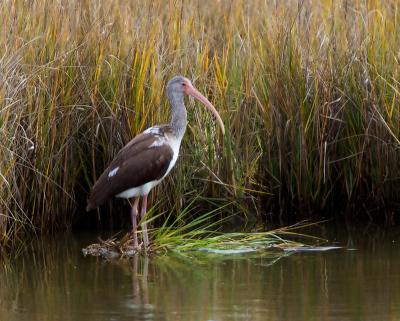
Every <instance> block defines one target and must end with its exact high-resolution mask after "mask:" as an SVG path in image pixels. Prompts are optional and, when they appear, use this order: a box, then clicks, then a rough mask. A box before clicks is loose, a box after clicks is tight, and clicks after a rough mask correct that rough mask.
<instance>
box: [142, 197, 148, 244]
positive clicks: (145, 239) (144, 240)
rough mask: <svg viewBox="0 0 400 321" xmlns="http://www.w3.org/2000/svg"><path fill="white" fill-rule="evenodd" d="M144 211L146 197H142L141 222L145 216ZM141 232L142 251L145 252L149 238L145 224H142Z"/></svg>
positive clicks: (145, 208)
mask: <svg viewBox="0 0 400 321" xmlns="http://www.w3.org/2000/svg"><path fill="white" fill-rule="evenodd" d="M146 210H147V195H144V196H143V200H142V211H141V213H140V216H141V219H142V220H143V218H144V217H145V216H146ZM142 232H143V243H144V249H145V250H146V249H147V247H148V246H149V236H148V235H147V224H146V223H142Z"/></svg>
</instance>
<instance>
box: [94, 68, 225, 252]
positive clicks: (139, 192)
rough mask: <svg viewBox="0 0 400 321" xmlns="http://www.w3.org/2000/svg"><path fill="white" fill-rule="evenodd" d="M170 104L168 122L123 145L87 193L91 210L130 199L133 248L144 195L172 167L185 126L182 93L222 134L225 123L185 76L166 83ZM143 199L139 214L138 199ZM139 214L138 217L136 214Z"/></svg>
mask: <svg viewBox="0 0 400 321" xmlns="http://www.w3.org/2000/svg"><path fill="white" fill-rule="evenodd" d="M166 91H167V96H168V99H169V102H170V104H171V107H172V110H171V121H170V123H169V124H165V125H158V126H153V127H150V128H148V129H146V130H145V131H144V132H143V133H141V134H139V135H137V136H136V137H134V138H133V139H132V140H131V141H130V142H129V143H128V144H126V145H125V146H124V147H123V148H122V149H121V150H120V151H119V152H118V153H117V155H116V156H115V158H114V159H113V160H112V161H111V163H110V165H109V166H108V167H107V168H106V169H105V171H104V172H103V173H102V174H101V176H100V177H99V179H98V180H97V181H96V183H95V184H94V186H93V189H92V192H91V193H90V196H89V199H88V202H87V207H86V210H87V211H90V210H93V209H95V208H97V207H99V206H100V205H102V204H104V203H105V202H106V201H107V200H109V199H110V198H112V197H119V198H125V199H129V200H131V220H132V232H133V233H132V235H133V236H132V238H133V247H134V248H135V249H138V247H139V244H138V236H137V226H138V219H143V218H144V216H145V215H146V210H147V197H148V195H149V192H150V191H151V189H152V188H153V187H155V186H157V185H158V184H160V183H161V182H162V180H163V179H164V178H165V177H166V176H167V175H168V174H169V172H170V171H171V169H172V168H173V167H174V165H175V163H176V160H177V158H178V155H179V148H180V146H181V142H182V138H183V136H184V134H185V131H186V126H187V111H186V107H185V104H184V96H185V95H188V96H192V97H194V98H196V99H197V100H199V101H200V102H201V103H203V104H204V106H205V107H206V108H207V109H208V110H209V111H210V112H211V113H212V114H213V115H214V117H215V119H216V121H217V123H218V124H219V126H220V127H221V131H222V133H223V134H224V124H223V122H222V119H221V117H220V115H219V114H218V112H217V110H216V109H215V107H214V106H213V105H212V104H211V103H210V101H209V100H208V99H207V98H206V97H204V96H203V95H202V94H201V93H200V92H199V91H198V90H197V89H196V88H195V87H194V86H193V85H192V83H191V81H190V80H189V79H188V78H185V77H182V76H175V77H173V78H172V79H171V80H170V81H169V82H168V84H167V88H166ZM140 199H142V202H141V208H140V213H139V201H140ZM139 214H140V216H139ZM142 235H143V245H144V248H145V249H147V248H148V246H149V238H148V233H147V226H146V223H145V222H144V223H143V224H142Z"/></svg>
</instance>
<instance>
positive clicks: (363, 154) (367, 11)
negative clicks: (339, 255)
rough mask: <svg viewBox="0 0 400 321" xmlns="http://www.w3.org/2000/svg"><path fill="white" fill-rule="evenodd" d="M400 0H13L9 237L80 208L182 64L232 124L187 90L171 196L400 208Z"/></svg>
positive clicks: (5, 233) (0, 210)
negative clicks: (221, 129) (222, 129)
mask: <svg viewBox="0 0 400 321" xmlns="http://www.w3.org/2000/svg"><path fill="white" fill-rule="evenodd" d="M398 13H399V3H398V2H397V1H395V0H389V1H381V0H371V1H361V0H360V1H347V0H343V1H311V0H309V1H308V0H304V1H298V2H294V1H261V0H255V1H245V0H242V1H232V2H231V1H211V0H210V1H209V0H206V1H190V2H189V1H183V0H182V1H172V0H171V1H161V0H156V1H128V2H126V1H118V0H112V1H89V0H86V1H68V2H60V1H56V0H48V1H32V2H29V1H24V0H7V1H3V2H1V4H0V18H1V20H2V22H3V23H2V27H1V32H0V48H1V49H0V50H1V55H0V56H1V58H0V133H1V134H0V135H1V143H0V157H1V159H0V174H1V175H0V233H1V237H0V239H2V240H7V239H13V238H14V237H15V236H17V235H18V234H19V233H20V232H21V231H23V230H26V229H37V230H39V231H51V230H53V229H57V228H65V227H67V226H70V224H71V222H72V219H73V217H77V216H79V215H82V214H81V212H80V211H81V210H82V208H83V204H84V202H85V198H86V195H87V192H88V191H89V188H90V186H91V184H92V183H93V181H94V180H95V178H96V177H98V175H99V174H100V172H101V170H102V169H103V168H104V167H105V166H106V164H107V163H108V162H109V161H110V160H111V159H112V157H113V156H114V155H115V153H116V152H117V151H118V149H119V148H120V147H122V146H123V145H124V144H125V143H126V142H128V141H129V139H131V138H132V137H133V136H134V135H135V134H137V133H139V132H140V131H142V130H143V129H145V128H146V127H147V126H150V125H152V124H156V123H162V122H167V121H168V119H169V118H168V110H169V105H168V102H167V100H166V97H165V95H164V89H165V83H166V81H168V79H169V78H170V77H171V76H173V75H175V74H183V75H185V76H187V77H189V78H192V79H193V81H194V83H195V85H196V87H198V88H199V89H200V90H201V91H202V92H205V93H206V95H207V96H208V97H209V98H210V99H211V101H212V102H213V103H214V104H215V106H216V108H217V109H218V110H219V111H220V113H221V115H222V117H223V119H224V122H225V124H226V132H227V135H226V136H225V137H221V135H220V133H218V131H217V130H216V128H215V126H214V125H213V124H212V120H211V119H210V117H209V116H208V115H207V113H205V112H204V111H203V110H202V109H201V108H199V107H198V106H197V105H194V103H193V102H188V103H187V105H188V110H189V118H190V126H189V129H188V133H187V135H186V137H185V139H184V142H183V147H182V151H181V158H180V160H179V162H178V164H177V168H176V169H175V170H174V172H173V174H172V175H170V177H168V179H167V181H166V183H164V184H163V185H161V186H160V187H159V188H157V190H156V191H155V193H154V197H155V198H158V199H159V202H158V204H159V205H158V206H159V208H160V209H166V208H174V207H175V208H176V209H177V210H179V209H180V208H181V207H182V206H184V204H185V203H187V202H188V201H189V200H190V199H191V198H192V197H193V193H194V194H201V195H203V196H204V197H207V198H209V200H210V201H213V202H216V203H218V204H221V203H222V204H223V203H227V202H233V204H234V205H233V206H230V207H229V208H230V211H235V212H236V211H238V210H240V211H242V212H243V213H244V214H243V215H247V214H250V215H263V214H265V213H267V212H273V213H278V212H280V211H281V212H283V209H284V210H285V211H288V210H289V212H290V210H293V209H294V210H295V211H296V212H305V211H310V210H321V209H325V208H329V207H332V206H333V207H334V208H335V209H336V208H338V207H336V206H337V205H340V206H339V207H341V206H342V205H344V204H347V203H349V204H353V205H354V208H364V207H365V209H367V210H368V209H371V208H377V207H378V206H381V205H382V206H383V205H385V206H387V205H391V208H392V209H393V208H398V207H399V205H398V203H396V200H398V199H399V196H400V187H399V178H400V152H399V148H400V133H399V132H400V125H399V124H400V119H399V118H400V112H399V103H400V101H399V87H400V86H399V71H400V67H399V63H400V51H399V37H400V27H399V24H398ZM160 196H163V197H162V198H160ZM338 200H340V204H339V203H338V202H337V201H338ZM114 212H115V211H114ZM114 215H115V213H114Z"/></svg>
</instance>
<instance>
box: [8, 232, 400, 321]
mask: <svg viewBox="0 0 400 321" xmlns="http://www.w3.org/2000/svg"><path fill="white" fill-rule="evenodd" d="M337 233H338V231H335V232H330V235H329V236H330V237H331V239H334V238H336V240H337V241H338V244H340V245H343V246H345V247H346V248H344V249H336V250H332V251H327V252H302V253H285V254H284V255H283V256H279V255H277V253H275V254H274V255H270V254H260V253H247V254H241V255H215V254H214V255H210V254H209V253H200V254H199V255H198V256H197V255H196V256H192V255H188V256H178V255H175V256H171V255H169V256H161V257H154V258H150V259H145V258H143V257H139V258H137V259H136V260H130V261H115V262H108V261H104V260H102V259H98V258H94V257H83V255H82V254H81V251H80V249H81V248H82V247H83V246H85V245H87V244H88V243H90V242H93V241H95V236H94V235H89V236H88V235H86V236H82V235H71V236H64V237H57V238H54V239H45V240H42V241H35V242H32V244H31V245H30V246H28V247H27V248H26V249H25V250H24V251H22V252H21V253H19V254H18V255H17V257H16V258H14V259H5V258H3V259H2V260H1V261H0V264H1V266H0V320H1V321H14V320H15V321H16V320H18V321H24V320H29V321H35V320H37V321H39V320H40V321H46V320H49V321H50V320H51V321H57V320H75V321H80V320H82V321H83V320H85V321H87V320H96V321H102V320H109V321H112V320H196V321H198V320H204V321H206V320H216V321H217V320H290V321H293V320H307V321H310V320H332V321H333V320H335V321H336V320H338V321H339V320H340V321H346V320H363V321H364V320H371V321H377V320H379V321H384V320H400V255H399V249H400V242H399V241H400V238H399V234H400V233H397V232H396V231H395V233H389V234H388V233H387V231H386V232H382V231H381V232H379V231H378V232H374V233H371V234H368V233H369V232H368V233H365V232H362V233H344V235H342V236H341V237H337ZM336 245H337V244H336Z"/></svg>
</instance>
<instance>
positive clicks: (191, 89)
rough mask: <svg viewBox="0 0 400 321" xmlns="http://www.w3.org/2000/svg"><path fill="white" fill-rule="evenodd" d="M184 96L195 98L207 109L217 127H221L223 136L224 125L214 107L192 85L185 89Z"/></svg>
mask: <svg viewBox="0 0 400 321" xmlns="http://www.w3.org/2000/svg"><path fill="white" fill-rule="evenodd" d="M186 94H188V95H190V96H192V97H194V98H196V99H197V100H199V101H200V102H202V103H203V104H204V106H206V107H207V109H208V110H209V111H210V112H211V113H212V114H213V115H214V117H215V119H216V120H217V122H218V125H219V127H221V131H222V134H223V135H224V134H225V126H224V123H223V121H222V119H221V116H220V115H219V114H218V112H217V110H216V109H215V107H214V106H213V105H212V104H211V103H210V102H209V100H208V99H207V98H206V97H204V96H203V95H202V94H201V93H200V92H199V91H198V90H197V89H196V88H194V87H193V86H192V85H188V86H187V87H186Z"/></svg>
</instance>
